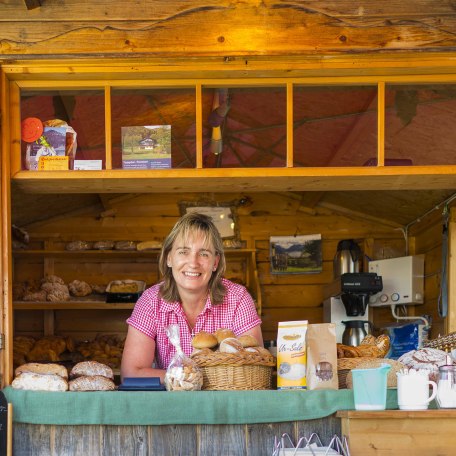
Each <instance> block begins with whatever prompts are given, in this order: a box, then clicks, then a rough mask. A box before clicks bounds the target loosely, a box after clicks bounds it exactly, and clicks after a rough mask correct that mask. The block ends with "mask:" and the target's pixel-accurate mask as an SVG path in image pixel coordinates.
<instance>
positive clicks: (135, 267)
mask: <svg viewBox="0 0 456 456" xmlns="http://www.w3.org/2000/svg"><path fill="white" fill-rule="evenodd" d="M50 197H51V196H50ZM246 197H247V198H246ZM51 198H52V197H51ZM201 198H203V200H204V201H207V200H208V199H212V201H216V202H218V203H228V202H230V203H232V204H238V207H237V214H238V220H239V226H240V234H241V239H242V240H243V241H245V242H246V243H247V246H251V247H254V248H255V249H257V267H258V274H259V280H260V284H261V290H262V300H263V314H262V319H263V332H264V338H265V339H266V340H269V339H275V338H276V335H277V334H276V331H277V323H278V321H283V320H298V319H308V320H309V322H311V323H317V322H321V321H322V318H323V312H322V300H323V287H324V286H325V285H327V284H329V283H331V282H332V281H333V257H334V254H335V252H336V249H337V243H338V241H339V240H341V239H347V238H354V239H356V240H357V241H358V242H359V243H360V245H361V246H363V245H364V240H365V239H369V240H370V244H371V245H372V247H371V252H370V255H371V257H372V259H381V258H388V257H393V256H401V255H403V252H404V239H403V236H402V233H401V232H400V231H398V230H394V229H393V228H391V227H389V226H382V225H380V224H378V223H372V222H369V221H366V220H362V219H351V218H348V217H346V216H343V215H339V214H336V213H333V212H331V211H328V210H327V209H316V210H315V213H314V214H309V213H307V212H305V211H303V210H302V208H301V206H300V201H301V198H300V197H299V198H298V197H297V195H295V194H293V193H285V192H284V193H252V194H249V195H245V194H238V193H233V194H216V195H201V194H194V195H179V194H139V195H121V196H118V195H117V196H116V195H111V196H107V195H104V196H103V198H102V199H100V203H99V204H98V205H93V206H91V207H87V208H86V209H84V210H83V211H81V210H78V211H75V212H72V213H68V214H62V215H61V216H59V217H54V218H53V219H49V220H44V221H41V222H38V223H34V224H32V225H29V226H26V227H25V228H26V229H27V230H28V231H29V233H30V235H31V239H32V244H31V245H34V244H35V241H36V240H37V239H41V240H42V239H51V240H52V242H53V243H58V242H60V241H70V240H77V239H82V240H103V239H111V240H125V239H130V240H149V239H150V240H152V239H154V240H162V239H163V238H164V237H165V236H166V234H167V233H168V231H169V229H170V228H171V227H172V225H173V224H174V223H175V221H177V219H178V218H179V215H180V212H179V202H181V201H183V200H185V201H192V200H193V201H198V200H200V199H201ZM243 199H246V200H247V201H248V204H247V205H239V201H241V200H243ZM107 209H108V210H107ZM295 234H299V235H306V234H321V236H322V253H323V270H322V272H321V273H319V274H309V275H273V274H271V272H270V263H269V237H270V236H273V235H283V236H290V235H291V236H292V235H295ZM34 240H35V241H34ZM40 242H41V241H40ZM35 245H36V244H35ZM15 263H16V264H15V271H14V280H15V281H23V280H27V279H29V278H41V277H42V273H43V262H42V261H41V260H39V259H36V258H34V259H32V260H27V259H20V260H16V262H15ZM54 267H55V272H56V273H57V274H59V275H61V276H62V278H63V279H64V280H65V281H71V280H73V279H81V280H87V281H89V282H91V283H107V282H108V281H109V280H114V279H119V278H120V279H122V278H137V279H141V280H146V282H147V283H148V284H149V285H150V284H152V283H154V282H155V281H156V280H157V279H158V273H157V268H156V264H155V263H154V262H152V263H150V262H149V261H147V260H144V259H135V260H123V259H122V260H120V261H119V260H118V259H117V260H114V259H113V260H109V261H102V262H100V261H99V260H96V261H93V262H86V261H82V262H81V260H77V261H74V262H61V261H60V260H59V261H56V263H55V265H54ZM243 268H245V265H244V264H242V263H241V262H239V261H235V262H231V264H230V265H229V267H228V271H227V277H228V278H237V279H242V277H243ZM38 314H39V312H36V311H20V312H16V318H15V330H16V332H17V333H24V334H25V333H28V334H30V335H39V333H40V331H42V322H41V320H40V318H39V317H37V315H38ZM128 314H129V311H117V310H116V311H105V310H90V311H76V310H71V311H69V310H68V311H66V310H65V311H58V312H56V324H55V328H56V332H57V333H62V334H65V335H73V336H74V337H75V338H76V339H77V340H84V339H85V338H91V337H93V336H94V335H95V334H97V333H103V332H104V333H112V332H118V333H122V332H123V331H125V329H126V327H125V323H124V321H125V318H126V316H127V315H128ZM390 320H391V319H390Z"/></svg>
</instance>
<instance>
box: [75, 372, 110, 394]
mask: <svg viewBox="0 0 456 456" xmlns="http://www.w3.org/2000/svg"><path fill="white" fill-rule="evenodd" d="M68 387H69V390H70V391H113V390H115V389H116V387H115V385H114V382H113V381H112V380H111V379H110V378H106V377H103V376H102V375H91V376H89V375H82V376H81V377H77V378H75V379H73V380H70V382H69V384H68Z"/></svg>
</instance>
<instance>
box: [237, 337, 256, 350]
mask: <svg viewBox="0 0 456 456" xmlns="http://www.w3.org/2000/svg"><path fill="white" fill-rule="evenodd" d="M237 339H238V341H239V342H240V343H241V345H242V346H243V347H244V348H245V347H258V346H259V345H260V344H259V343H258V341H257V340H256V338H255V337H253V336H250V335H249V334H246V335H244V336H239V337H238V338H237Z"/></svg>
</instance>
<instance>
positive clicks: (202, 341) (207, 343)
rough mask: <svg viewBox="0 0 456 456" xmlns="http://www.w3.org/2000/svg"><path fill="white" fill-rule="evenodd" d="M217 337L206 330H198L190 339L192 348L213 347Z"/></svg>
mask: <svg viewBox="0 0 456 456" xmlns="http://www.w3.org/2000/svg"><path fill="white" fill-rule="evenodd" d="M217 344H218V342H217V338H216V337H215V336H214V335H213V334H211V333H208V332H206V331H200V332H199V333H198V334H196V335H195V337H194V338H193V339H192V346H193V348H213V347H215V346H217Z"/></svg>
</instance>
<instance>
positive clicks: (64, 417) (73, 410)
mask: <svg viewBox="0 0 456 456" xmlns="http://www.w3.org/2000/svg"><path fill="white" fill-rule="evenodd" d="M3 393H4V394H5V396H6V398H7V400H8V402H10V403H12V404H13V421H15V422H18V423H31V424H56V425H78V424H104V425H160V424H162V425H163V424H247V423H274V422H280V421H302V420H310V419H316V418H323V417H325V416H328V415H331V414H333V413H335V412H336V411H338V410H353V409H354V402H353V391H352V390H348V389H345V390H339V391H333V390H322V391H306V390H297V391H275V390H274V391H269V390H261V391H192V392H184V391H174V392H168V391H156V392H150V391H149V392H145V391H134V392H133V391H132V392H130V391H128V392H126V391H105V392H83V393H80V392H77V393H76V392H68V391H67V392H46V391H24V390H16V389H13V388H11V387H6V388H5V389H4V390H3ZM387 408H390V409H394V408H397V394H396V390H395V389H392V390H388V401H387Z"/></svg>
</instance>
